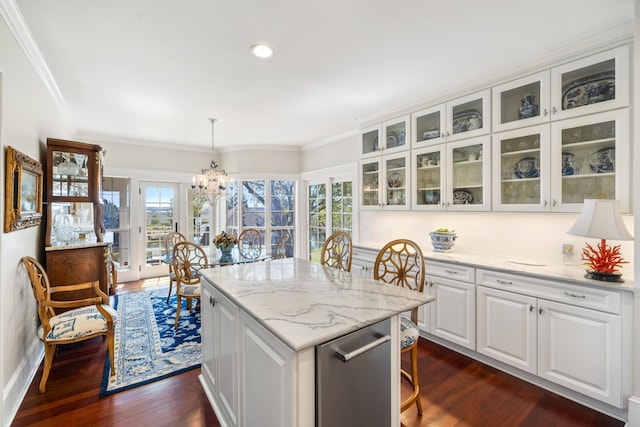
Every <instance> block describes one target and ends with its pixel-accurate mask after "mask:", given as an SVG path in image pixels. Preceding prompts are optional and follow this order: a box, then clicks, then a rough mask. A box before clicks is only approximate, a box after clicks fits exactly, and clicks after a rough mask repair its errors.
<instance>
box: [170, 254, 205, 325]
mask: <svg viewBox="0 0 640 427" xmlns="http://www.w3.org/2000/svg"><path fill="white" fill-rule="evenodd" d="M208 267H209V261H208V259H207V254H206V253H205V252H204V249H202V247H201V246H199V245H197V244H195V243H192V242H178V243H176V245H175V246H174V247H173V271H174V273H175V274H176V296H177V297H178V301H177V306H176V321H175V323H174V325H173V326H174V328H176V329H177V328H178V322H179V320H180V309H181V307H182V300H183V299H185V300H186V301H187V308H188V309H189V313H191V314H193V306H192V302H193V300H194V299H195V300H197V301H200V270H203V269H205V268H208Z"/></svg>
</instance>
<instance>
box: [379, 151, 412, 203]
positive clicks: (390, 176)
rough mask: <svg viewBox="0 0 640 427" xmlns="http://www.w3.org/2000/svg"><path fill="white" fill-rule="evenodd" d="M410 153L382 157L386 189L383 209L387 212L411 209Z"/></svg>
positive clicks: (383, 186)
mask: <svg viewBox="0 0 640 427" xmlns="http://www.w3.org/2000/svg"><path fill="white" fill-rule="evenodd" d="M409 157H410V152H409V151H404V152H401V153H397V154H395V155H386V154H385V155H384V156H382V169H383V173H382V176H383V182H382V183H381V184H382V185H381V188H384V189H385V192H384V194H385V196H384V199H383V207H384V209H385V210H409V208H410V207H411V200H410V197H411V191H410V188H411V164H410V159H409Z"/></svg>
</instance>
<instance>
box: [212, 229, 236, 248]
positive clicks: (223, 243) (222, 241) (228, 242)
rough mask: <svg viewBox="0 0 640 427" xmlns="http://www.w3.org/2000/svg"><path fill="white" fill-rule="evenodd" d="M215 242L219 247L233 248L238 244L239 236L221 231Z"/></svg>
mask: <svg viewBox="0 0 640 427" xmlns="http://www.w3.org/2000/svg"><path fill="white" fill-rule="evenodd" d="M213 243H214V244H215V245H216V248H218V249H231V248H233V247H234V246H235V245H237V244H238V238H237V237H236V236H234V235H233V234H227V233H226V232H225V231H221V232H220V234H218V235H217V236H216V238H215V240H214V241H213Z"/></svg>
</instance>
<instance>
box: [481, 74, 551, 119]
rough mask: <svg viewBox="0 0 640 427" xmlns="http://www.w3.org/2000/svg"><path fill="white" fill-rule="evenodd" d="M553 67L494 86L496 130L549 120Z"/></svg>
mask: <svg viewBox="0 0 640 427" xmlns="http://www.w3.org/2000/svg"><path fill="white" fill-rule="evenodd" d="M549 95H550V74H549V71H544V72H541V73H537V74H533V75H531V76H527V77H523V78H521V79H518V80H514V81H512V82H508V83H505V84H503V85H500V86H496V87H494V88H493V132H501V131H505V130H510V129H515V128H518V127H522V126H531V125H536V124H540V123H543V122H548V121H549V117H550V114H549V100H550V98H549Z"/></svg>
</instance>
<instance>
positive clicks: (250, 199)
mask: <svg viewBox="0 0 640 427" xmlns="http://www.w3.org/2000/svg"><path fill="white" fill-rule="evenodd" d="M245 228H256V229H258V230H259V231H260V232H261V233H262V236H263V238H264V241H263V243H264V244H265V245H267V246H269V247H270V248H271V249H272V250H273V248H274V246H275V245H276V243H277V242H278V239H280V236H281V235H282V234H284V233H288V235H289V238H288V240H287V251H286V254H287V257H292V256H293V254H294V231H295V182H294V181H289V180H246V181H233V182H231V183H229V185H228V187H227V230H226V231H227V233H233V234H235V235H236V236H237V235H239V234H240V233H241V232H242V230H244V229H245Z"/></svg>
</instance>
